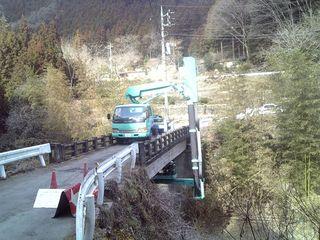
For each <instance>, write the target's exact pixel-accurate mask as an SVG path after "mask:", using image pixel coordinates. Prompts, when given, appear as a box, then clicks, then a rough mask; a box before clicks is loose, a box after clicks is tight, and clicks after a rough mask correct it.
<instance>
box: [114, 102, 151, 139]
mask: <svg viewBox="0 0 320 240" xmlns="http://www.w3.org/2000/svg"><path fill="white" fill-rule="evenodd" d="M154 119H155V116H154V113H153V111H152V109H151V107H150V105H149V104H127V105H119V106H117V107H116V108H115V110H114V113H113V117H112V137H114V138H115V139H116V140H117V141H121V140H125V139H133V140H139V139H148V138H150V137H151V135H152V131H153V128H154V127H155V126H154V125H155V124H154Z"/></svg>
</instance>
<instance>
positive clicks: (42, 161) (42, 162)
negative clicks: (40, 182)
mask: <svg viewBox="0 0 320 240" xmlns="http://www.w3.org/2000/svg"><path fill="white" fill-rule="evenodd" d="M39 159H40V163H41V166H42V167H45V166H46V162H45V161H44V157H43V155H39Z"/></svg>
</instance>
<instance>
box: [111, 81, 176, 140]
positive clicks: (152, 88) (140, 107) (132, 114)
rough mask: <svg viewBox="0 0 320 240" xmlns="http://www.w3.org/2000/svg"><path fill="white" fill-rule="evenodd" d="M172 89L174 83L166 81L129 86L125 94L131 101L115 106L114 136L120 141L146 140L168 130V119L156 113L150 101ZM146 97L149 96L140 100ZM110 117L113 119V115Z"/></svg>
mask: <svg viewBox="0 0 320 240" xmlns="http://www.w3.org/2000/svg"><path fill="white" fill-rule="evenodd" d="M172 89H173V85H172V84H170V83H164V82H160V83H152V84H144V85H138V86H133V87H129V88H128V90H127V92H126V95H125V96H126V98H127V99H128V100H129V101H131V103H130V104H126V105H119V106H117V107H116V108H115V110H114V113H113V116H112V137H113V138H115V139H116V140H117V141H118V142H124V141H130V140H144V139H150V138H151V136H152V135H158V134H159V133H160V134H161V133H163V132H165V131H167V129H168V127H167V119H163V118H162V117H161V116H159V115H155V114H154V112H153V110H152V108H151V106H150V102H151V101H152V100H153V99H154V98H156V97H159V96H162V95H163V94H165V93H167V92H170V91H171V90H172ZM144 97H149V98H148V99H147V100H145V101H144V102H139V100H140V99H142V98H144ZM108 118H109V119H111V116H108Z"/></svg>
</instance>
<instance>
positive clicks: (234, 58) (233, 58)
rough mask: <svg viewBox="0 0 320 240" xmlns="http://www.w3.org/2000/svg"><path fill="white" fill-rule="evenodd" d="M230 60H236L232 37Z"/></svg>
mask: <svg viewBox="0 0 320 240" xmlns="http://www.w3.org/2000/svg"><path fill="white" fill-rule="evenodd" d="M232 60H233V61H235V60H236V54H235V52H234V37H232Z"/></svg>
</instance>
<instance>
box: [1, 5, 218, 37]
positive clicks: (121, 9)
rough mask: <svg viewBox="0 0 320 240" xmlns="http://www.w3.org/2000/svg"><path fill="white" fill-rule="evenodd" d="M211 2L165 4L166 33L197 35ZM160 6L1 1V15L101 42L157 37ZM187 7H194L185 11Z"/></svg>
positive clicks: (67, 34)
mask: <svg viewBox="0 0 320 240" xmlns="http://www.w3.org/2000/svg"><path fill="white" fill-rule="evenodd" d="M213 2H214V1H213V0H200V1H197V4H195V3H194V1H191V0H168V1H165V2H164V3H165V5H166V6H168V7H165V10H167V9H168V8H169V6H170V9H172V10H173V11H174V12H175V13H174V14H173V15H174V16H173V17H174V18H175V20H174V23H175V26H173V27H172V28H171V29H170V32H169V33H172V34H181V33H183V32H185V31H186V30H188V33H193V32H197V31H198V30H199V28H201V27H202V26H203V24H204V23H205V21H206V17H207V13H208V10H209V6H211V5H212V3H213ZM160 4H161V1H149V0H118V1H114V0H93V1H86V0H68V1H62V0H31V1H30V0H1V1H0V12H2V13H3V15H4V16H5V18H6V19H7V20H8V21H9V22H10V23H12V24H13V25H16V24H17V23H18V21H19V19H21V17H22V16H24V17H25V18H26V19H27V20H28V22H29V23H30V24H31V25H33V26H34V27H37V26H38V25H39V24H40V23H41V22H50V21H52V20H55V21H56V23H57V26H58V28H59V32H60V33H61V34H62V35H63V36H70V35H72V34H74V33H75V32H76V31H80V32H81V33H82V35H84V36H85V37H86V39H90V40H93V41H95V42H97V41H101V42H104V41H106V40H110V39H113V38H115V37H118V36H120V35H127V34H133V35H138V36H144V35H145V34H148V33H159V22H160ZM186 5H188V6H190V5H191V6H193V7H191V8H190V7H188V8H186V7H185V6H186ZM187 42H189V41H187Z"/></svg>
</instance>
